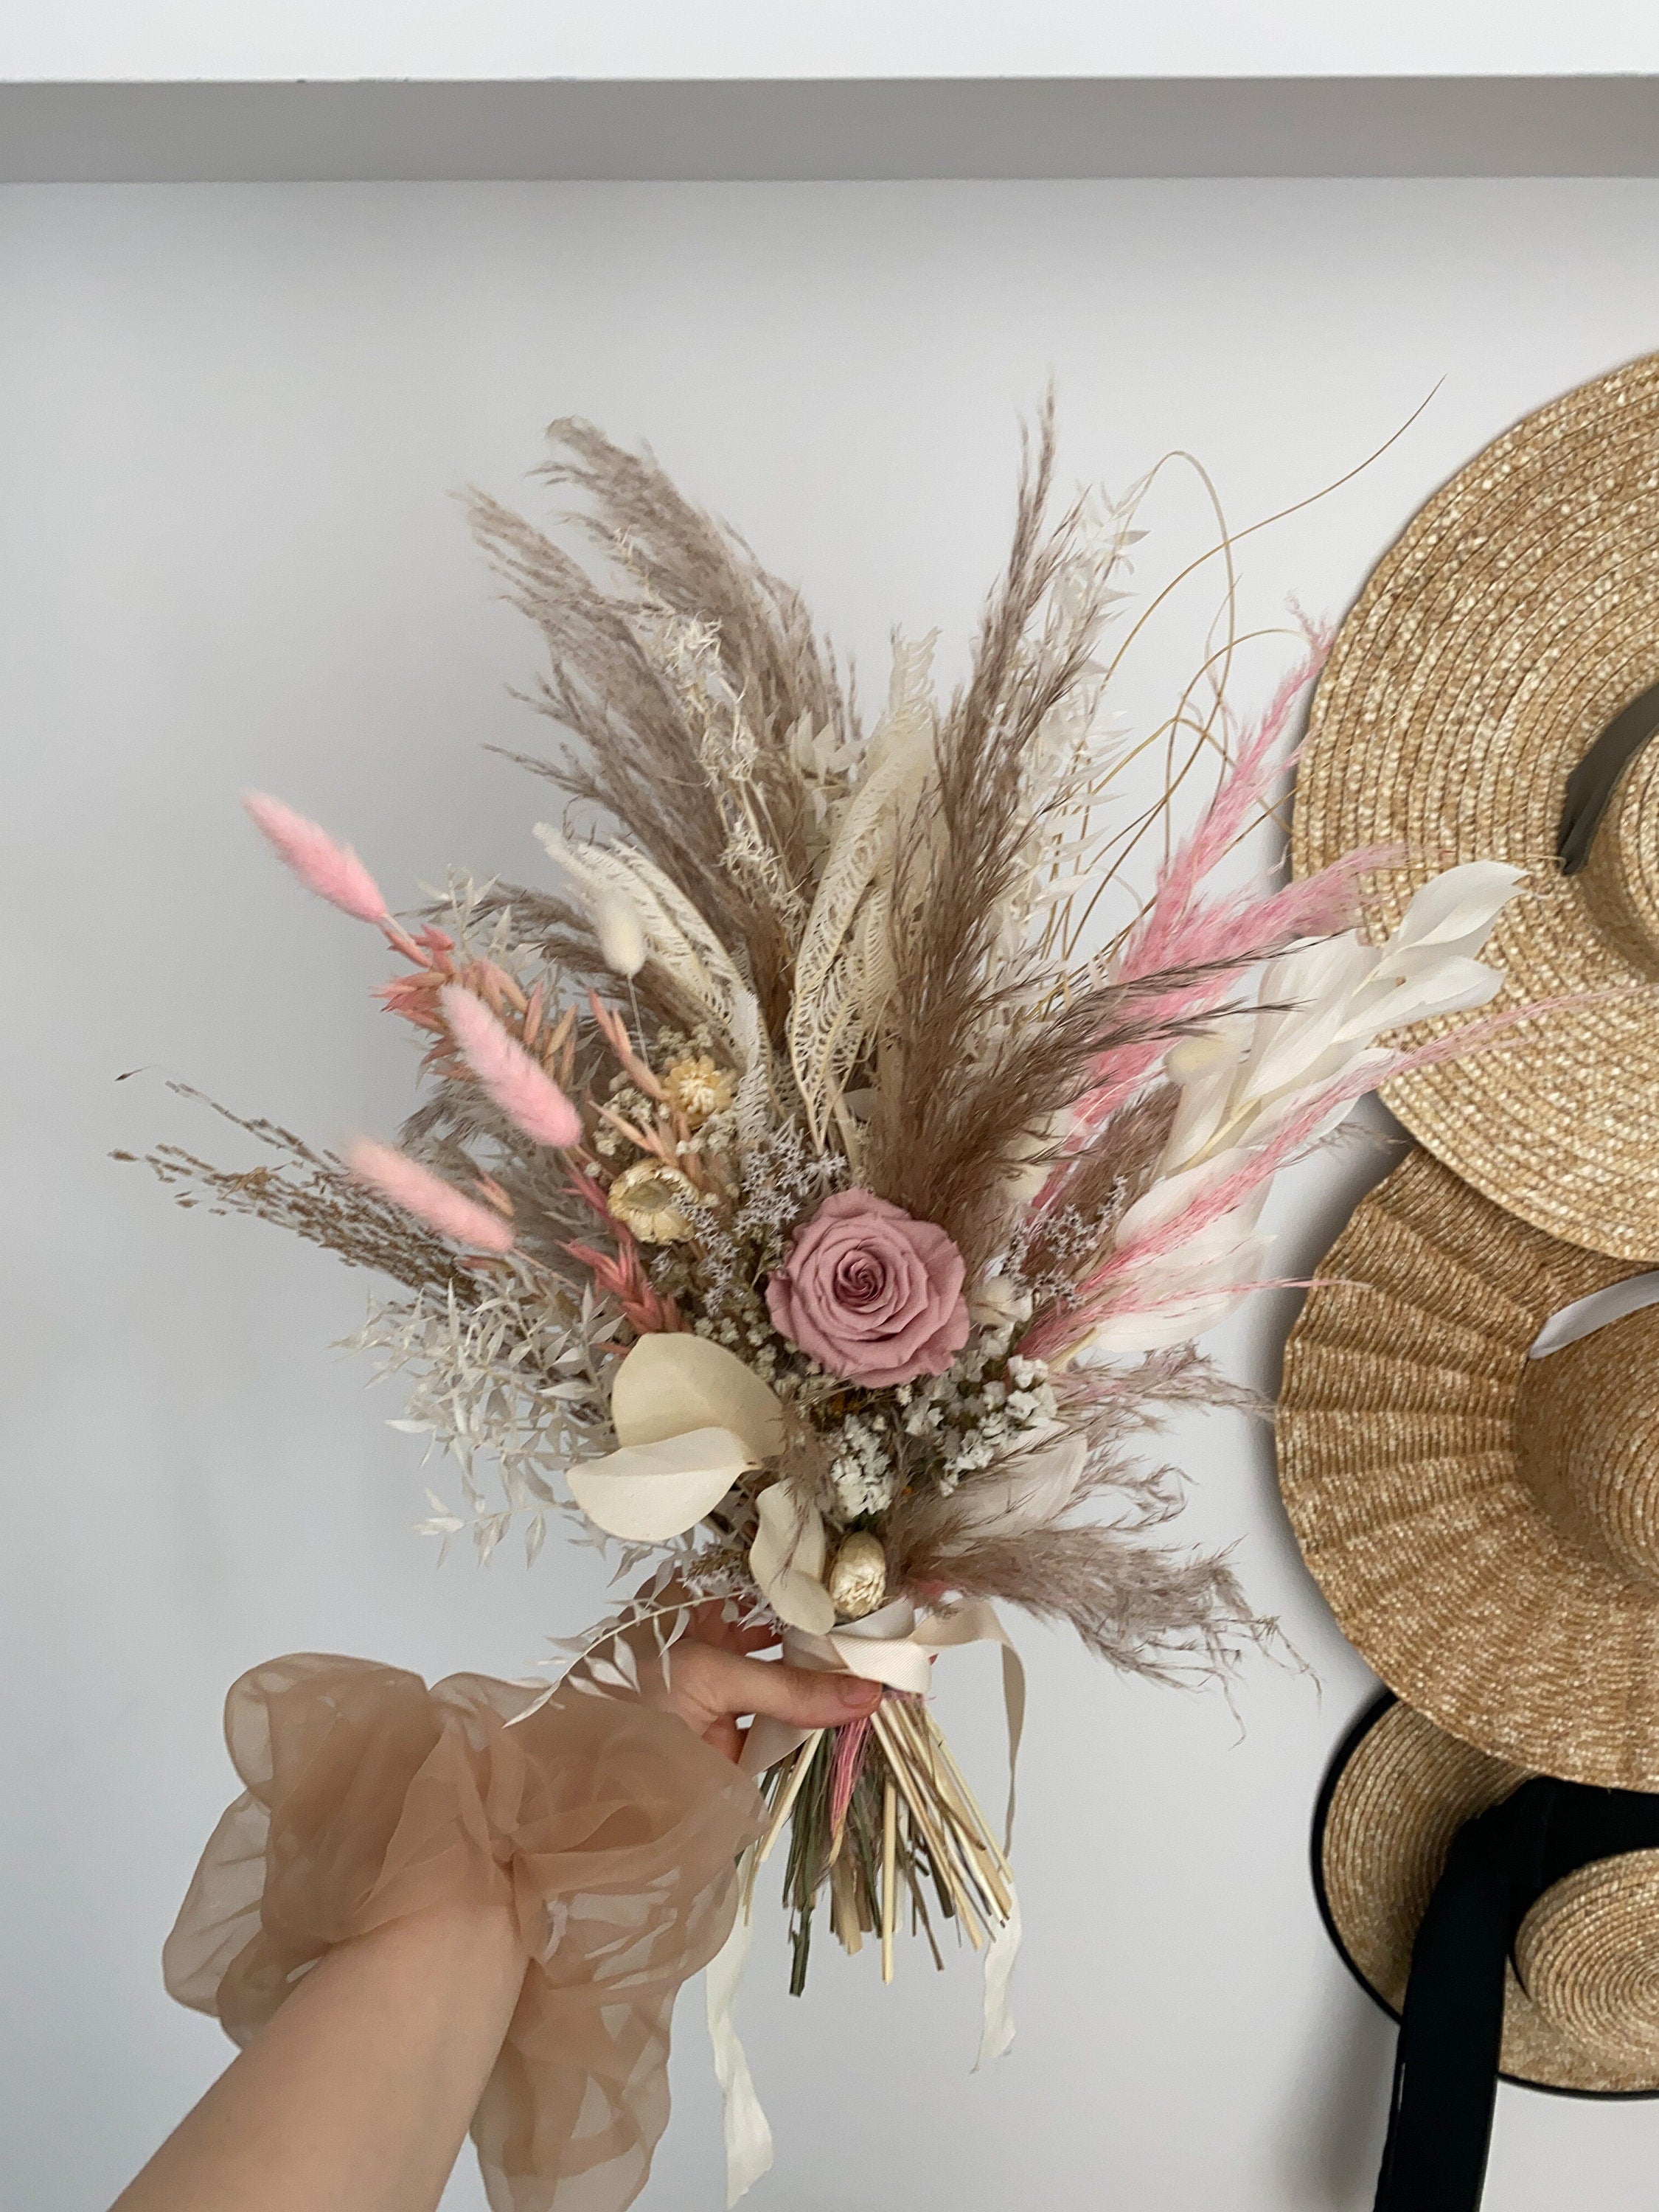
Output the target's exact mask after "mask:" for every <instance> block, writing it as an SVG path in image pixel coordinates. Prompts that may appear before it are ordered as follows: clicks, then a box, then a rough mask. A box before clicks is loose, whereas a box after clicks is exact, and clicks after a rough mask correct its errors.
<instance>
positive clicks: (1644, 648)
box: [1291, 356, 1659, 1262]
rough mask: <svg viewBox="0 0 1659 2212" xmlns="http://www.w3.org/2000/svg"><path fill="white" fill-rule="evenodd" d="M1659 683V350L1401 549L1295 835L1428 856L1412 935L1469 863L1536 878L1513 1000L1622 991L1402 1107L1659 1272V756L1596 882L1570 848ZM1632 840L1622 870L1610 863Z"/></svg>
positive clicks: (1434, 1080)
mask: <svg viewBox="0 0 1659 2212" xmlns="http://www.w3.org/2000/svg"><path fill="white" fill-rule="evenodd" d="M1656 679H1659V356H1650V357H1648V358H1646V359H1644V360H1641V361H1638V362H1632V363H1631V364H1629V366H1627V367H1626V368H1621V369H1619V370H1618V371H1616V372H1615V373H1614V374H1612V375H1610V376H1604V377H1601V378H1599V379H1598V380H1596V381H1595V383H1593V384H1587V385H1585V386H1583V387H1582V388H1581V389H1580V390H1578V391H1577V392H1570V393H1568V394H1567V396H1566V397H1565V398H1563V399H1559V400H1557V401H1555V402H1554V403H1553V404H1552V405H1550V406H1548V407H1545V408H1541V409H1540V410H1539V411H1538V412H1537V413H1536V414H1534V415H1529V416H1527V417H1526V418H1525V420H1524V421H1522V422H1519V423H1517V424H1516V427H1515V428H1513V429H1512V430H1510V431H1509V432H1507V433H1506V434H1505V435H1504V436H1503V437H1501V438H1499V439H1498V441H1496V443H1495V444H1493V445H1492V446H1489V447H1487V448H1486V452H1485V453H1481V454H1480V456H1479V457H1478V458H1477V459H1475V460H1474V461H1472V462H1471V463H1470V464H1469V465H1468V467H1467V468H1465V469H1464V470H1462V471H1461V472H1460V473H1459V474H1458V475H1457V476H1456V477H1454V478H1453V479H1452V481H1451V482H1450V483H1449V484H1447V485H1446V486H1445V487H1444V488H1443V489H1442V490H1441V491H1439V492H1437V494H1436V495H1435V496H1434V497H1433V498H1432V499H1431V500H1430V501H1429V502H1428V504H1427V505H1426V506H1425V507H1424V508H1423V509H1422V511H1421V512H1420V513H1419V514H1418V515H1417V516H1416V518H1415V519H1414V520H1413V522H1412V523H1411V524H1410V525H1409V526H1408V527H1407V530H1406V532H1405V533H1404V535H1403V536H1402V537H1401V539H1400V541H1399V543H1398V544H1396V545H1395V547H1394V548H1393V550H1391V551H1390V552H1389V553H1388V554H1387V555H1385V556H1384V557H1383V561H1382V562H1380V563H1379V565H1378V567H1377V568H1376V572H1375V574H1373V575H1372V577H1371V579H1370V582H1369V583H1368V584H1367V585H1366V586H1365V589H1364V592H1362V594H1361V596H1360V598H1359V599H1358V603H1357V604H1356V605H1355V606H1354V608H1353V610H1352V612H1351V613H1350V615H1349V617H1348V618H1347V621H1346V623H1345V624H1344V625H1343V628H1342V631H1341V634H1340V636H1339V638H1338V640H1337V643H1336V647H1335V650H1334V653H1333V654H1332V657H1331V660H1330V664H1329V666H1328V669H1327V670H1326V672H1325V675H1324V678H1323V679H1322V682H1321V684H1320V686H1319V689H1318V690H1317V692H1316V696H1315V699H1314V702H1313V708H1312V713H1311V717H1310V731H1309V738H1308V742H1307V745H1306V748H1305V750H1304V757H1303V764H1302V768H1301V771H1300V775H1299V777H1298V781H1297V794H1296V813H1295V823H1294V830H1293V836H1292V841H1291V849H1292V856H1293V860H1294V865H1295V866H1296V869H1297V872H1298V873H1302V874H1306V873H1310V872H1312V871H1313V870H1314V869H1316V868H1318V867H1321V866H1324V865H1325V864H1326V863H1327V862H1328V861H1331V860H1335V859H1336V858H1337V857H1338V855H1339V854H1342V853H1345V852H1347V851H1350V850H1352V849H1353V848H1356V847H1360V846H1370V845H1376V844H1383V845H1401V846H1404V847H1405V848H1407V850H1408V853H1409V855H1410V859H1409V863H1408V865H1407V867H1406V868H1404V869H1402V870H1401V871H1399V872H1396V873H1395V876H1394V877H1393V878H1391V879H1390V880H1389V882H1387V883H1386V884H1384V885H1383V887H1382V890H1381V893H1380V896H1379V899H1378V908H1379V919H1380V920H1382V921H1386V922H1387V923H1388V925H1389V926H1390V927H1392V925H1393V924H1394V922H1395V921H1397V920H1398V919H1399V916H1400V915H1401V913H1402V912H1403V910H1404V908H1405V905H1406V902H1407V899H1408V898H1409V896H1410V895H1411V892H1412V890H1413V888H1414V887H1415V886H1416V884H1419V883H1420V882H1421V881H1423V880H1424V878H1426V877H1427V876H1429V875H1431V874H1433V873H1434V872H1436V871H1437V870H1438V869H1440V868H1443V867H1446V866H1449V865H1451V864H1452V863H1453V862H1455V861H1458V860H1508V861H1512V862H1514V863H1516V864H1517V865H1518V866H1522V867H1523V868H1525V869H1526V870H1527V871H1528V878H1529V891H1528V895H1527V896H1523V897H1522V899H1520V900H1517V901H1516V903H1515V904H1514V905H1513V906H1512V907H1511V908H1510V909H1509V911H1508V913H1507V914H1506V915H1504V918H1503V920H1502V921H1500V923H1499V925H1498V931H1497V933H1496V935H1495V937H1494V939H1493V940H1492V948H1491V951H1490V953H1489V956H1488V957H1491V958H1492V960H1493V961H1494V962H1495V963H1497V964H1498V966H1500V967H1502V968H1503V969H1504V971H1505V973H1506V974H1507V975H1508V977H1509V979H1510V981H1509V984H1508V987H1507V988H1506V991H1505V993H1504V997H1503V999H1502V1000H1499V1002H1498V1005H1499V1006H1500V1007H1501V1006H1515V1005H1519V1004H1521V1003H1522V1002H1523V1001H1537V1000H1551V999H1555V998H1559V997H1563V996H1567V997H1571V996H1574V995H1577V994H1586V993H1599V994H1612V995H1610V996H1608V995H1603V996H1601V998H1599V999H1598V1000H1596V1001H1595V1003H1581V1004H1579V1005H1577V1006H1569V1007H1565V1008H1562V1009H1560V1010H1558V1011H1556V1012H1551V1013H1548V1014H1547V1015H1544V1016H1542V1017H1541V1018H1539V1019H1537V1020H1536V1021H1535V1022H1534V1023H1530V1024H1528V1025H1527V1027H1526V1028H1525V1030H1523V1031H1522V1032H1521V1034H1520V1035H1519V1036H1518V1037H1517V1038H1516V1041H1514V1042H1511V1043H1510V1045H1508V1046H1507V1047H1505V1048H1504V1049H1502V1050H1498V1051H1485V1052H1481V1053H1479V1054H1474V1055H1472V1056H1471V1057H1469V1058H1468V1059H1466V1060H1457V1061H1452V1062H1448V1063H1446V1064H1444V1065H1442V1066H1437V1067H1433V1068H1430V1069H1425V1070H1422V1071H1419V1073H1415V1074H1413V1075H1410V1076H1407V1077H1405V1078H1403V1079H1401V1080H1400V1081H1399V1082H1397V1083H1395V1084H1394V1085H1391V1086H1390V1087H1389V1090H1388V1091H1386V1092H1385V1094H1384V1095H1385V1096H1386V1097H1387V1099H1388V1102H1389V1105H1390V1106H1392V1107H1393V1109H1394V1110H1395V1112H1396V1113H1397V1114H1398V1115H1399V1116H1400V1118H1401V1121H1404V1122H1405V1124H1406V1126H1407V1127H1408V1128H1409V1129H1411V1130H1412V1131H1413V1133H1415V1134H1416V1135H1417V1136H1418V1137H1419V1138H1420V1139H1421V1140H1422V1141H1423V1143H1424V1144H1425V1145H1426V1146H1428V1147H1429V1149H1430V1150H1431V1152H1434V1153H1436V1154H1437V1156H1438V1157H1439V1158H1441V1159H1443V1160H1444V1161H1445V1162H1446V1163H1447V1164H1449V1166H1451V1167H1453V1168H1455V1170H1457V1172H1458V1173H1459V1174H1460V1175H1462V1176H1464V1177H1465V1178H1466V1179H1467V1180H1468V1182H1472V1183H1474V1185H1475V1187H1476V1188H1478V1189H1480V1190H1482V1191H1484V1192H1486V1194H1487V1195H1488V1196H1489V1197H1492V1198H1493V1199H1495V1200H1498V1202H1499V1203H1500V1204H1501V1205H1503V1206H1506V1207H1508V1208H1509V1209H1510V1211H1511V1212H1516V1213H1518V1214H1520V1215H1521V1216H1522V1218H1523V1219H1525V1220H1527V1221H1529V1222H1531V1223H1534V1225H1537V1226H1538V1227H1540V1228H1543V1229H1547V1230H1549V1231H1551V1232H1552V1233H1553V1234H1554V1235H1556V1236H1558V1237H1565V1238H1568V1239H1570V1240H1571V1241H1572V1242H1574V1243H1582V1244H1586V1245H1589V1247H1591V1248H1592V1249H1595V1250H1597V1251H1601V1252H1607V1253H1611V1254H1613V1255H1617V1256H1619V1257H1620V1258H1624V1259H1629V1260H1645V1261H1650V1262H1652V1261H1655V1260H1659V1144H1656V1141H1655V1115H1656V1111H1659V994H1656V991H1655V989H1654V987H1653V979H1654V978H1655V977H1656V975H1659V754H1656V749H1655V748H1653V747H1650V748H1649V749H1648V754H1647V755H1644V756H1638V763H1639V765H1638V768H1637V769H1632V770H1631V771H1630V772H1628V773H1627V774H1626V776H1625V778H1624V779H1623V780H1622V781H1621V784H1620V789H1619V792H1618V793H1617V795H1616V799H1615V805H1614V809H1613V817H1612V818H1610V819H1609V820H1608V821H1607V822H1605V823H1603V826H1602V829H1601V833H1600V835H1599V836H1598V839H1597V843H1596V847H1595V848H1592V849H1593V857H1592V862H1591V866H1590V867H1589V869H1587V870H1586V871H1585V873H1584V874H1583V875H1582V876H1578V877H1574V878H1565V877H1563V876H1562V875H1561V874H1560V873H1559V870H1558V868H1557V865H1556V859H1555V847H1556V837H1557V832H1558V829H1559V821H1560V815H1561V807H1562V801H1563V797H1564V793H1565V784H1566V779H1567V775H1568V774H1569V772H1570V770H1571V769H1572V768H1573V767H1574V766H1576V765H1577V763H1578V761H1579V760H1580V759H1581V758H1582V757H1583V754H1584V752H1585V751H1586V750H1587V749H1588V748H1589V745H1590V744H1591V743H1592V742H1593V741H1594V740H1595V738H1596V737H1597V736H1599V735H1600V733H1601V731H1602V730H1603V729H1604V728H1605V726H1607V723H1608V722H1609V721H1611V720H1612V719H1613V716H1614V715H1615V714H1618V713H1619V711H1620V709H1621V708H1623V707H1625V706H1626V705H1628V704H1629V703H1630V702H1631V701H1632V700H1633V699H1635V698H1636V697H1638V696H1639V695H1640V694H1641V693H1642V692H1644V691H1645V690H1647V689H1648V688H1649V687H1650V685H1651V684H1653V683H1654V682H1655V681H1656ZM1650 756H1652V757H1651V758H1650ZM1604 847H1605V848H1606V851H1605V853H1604V851H1603V849H1602V848H1604ZM1615 848H1617V849H1618V850H1619V851H1620V852H1621V853H1622V856H1623V857H1622V863H1621V864H1618V863H1615V862H1614V861H1613V860H1610V859H1609V857H1608V856H1609V855H1611V854H1613V853H1614V851H1615ZM1609 876H1612V877H1614V878H1617V880H1616V881H1613V882H1612V883H1609V882H1608V881H1607V878H1608V877H1609Z"/></svg>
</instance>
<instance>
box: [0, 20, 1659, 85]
mask: <svg viewBox="0 0 1659 2212" xmlns="http://www.w3.org/2000/svg"><path fill="white" fill-rule="evenodd" d="M1644 70H1659V11H1656V9H1654V7H1653V5H1652V0H1574V4H1572V5H1571V6H1563V5H1561V4H1560V0H1022V4H1020V5H1018V6H1017V7H1015V6H1010V5H1008V4H1007V0H610V4H604V0H600V4H595V0H465V5H462V6H458V5H457V4H456V0H232V4H229V5H228V4H227V0H7V4H6V6H5V7H4V9H0V80H5V79H38V80H43V81H45V80H58V81H75V82H79V81H84V80H105V81H114V80H126V81H130V82H161V83H167V82H191V81H194V80H198V79H199V80H217V81H220V82H281V81H284V80H287V81H300V80H310V81H313V82H316V81H325V80H332V81H336V82H347V81H352V80H386V81H395V80H399V79H404V78H408V79H424V80H428V81H431V82H455V81H462V80H473V81H480V82H490V81H506V80H511V79H520V80H539V79H554V80H557V79H575V78H591V79H596V80H599V81H601V82H611V81H621V80H625V79H647V80H661V79H673V78H688V79H714V80H721V79H730V78H750V77H753V78H767V79H791V78H793V79H814V78H823V79H839V78H865V79H872V78H873V79H884V78H901V79H902V78H910V77H938V78H944V79H951V78H957V77H1000V76H1012V77H1083V78H1094V77H1105V78H1116V77H1185V76H1201V77H1207V76H1215V77H1283V76H1317V77H1332V76H1356V77H1358V76H1385V77H1394V76H1410V77H1415V76H1476V77H1481V76H1582V75H1600V76H1619V75H1624V74H1628V73H1630V72H1632V71H1635V72H1641V71H1644Z"/></svg>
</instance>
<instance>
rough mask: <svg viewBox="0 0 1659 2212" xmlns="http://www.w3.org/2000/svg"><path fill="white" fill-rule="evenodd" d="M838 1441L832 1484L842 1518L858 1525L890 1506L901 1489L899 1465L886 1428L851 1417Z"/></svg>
mask: <svg viewBox="0 0 1659 2212" xmlns="http://www.w3.org/2000/svg"><path fill="white" fill-rule="evenodd" d="M836 1443H837V1444H838V1445H839V1447H840V1448H839V1449H838V1450H837V1451H836V1456H835V1457H834V1459H832V1460H831V1461H830V1462H829V1480H830V1482H831V1484H832V1486H834V1489H835V1493H836V1508H837V1510H839V1512H840V1513H841V1515H842V1518H843V1519H844V1520H848V1521H856V1520H857V1519H858V1518H859V1516H860V1515H861V1514H866V1513H879V1512H881V1511H882V1510H884V1508H885V1507H887V1506H889V1505H890V1504H892V1502H893V1493H894V1492H895V1491H896V1489H897V1488H898V1465H897V1462H896V1459H895V1456H894V1453H893V1438H892V1437H891V1435H890V1432H889V1431H887V1428H886V1425H885V1424H884V1423H879V1422H877V1421H875V1420H872V1419H870V1418H869V1417H868V1416H867V1415H866V1414H862V1413H849V1414H848V1417H847V1419H845V1420H844V1421H843V1422H842V1425H841V1426H840V1428H839V1429H838V1430H837V1431H836Z"/></svg>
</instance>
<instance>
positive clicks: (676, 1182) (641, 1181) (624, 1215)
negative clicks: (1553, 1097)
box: [605, 1160, 697, 1244]
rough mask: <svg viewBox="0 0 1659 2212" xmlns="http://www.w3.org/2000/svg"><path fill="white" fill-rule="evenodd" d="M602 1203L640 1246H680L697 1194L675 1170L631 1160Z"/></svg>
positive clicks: (656, 1162) (687, 1233)
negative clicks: (630, 1231) (634, 1237)
mask: <svg viewBox="0 0 1659 2212" xmlns="http://www.w3.org/2000/svg"><path fill="white" fill-rule="evenodd" d="M605 1203H606V1204H607V1205H608V1206H609V1207H610V1208H611V1212H612V1213H614V1214H615V1215H616V1217H617V1220H618V1221H620V1222H621V1223H622V1225H623V1227H624V1228H626V1229H631V1230H632V1231H633V1232H634V1234H635V1236H636V1237H638V1238H639V1240H640V1242H641V1244H683V1243H684V1242H685V1240H686V1238H687V1237H690V1235H691V1233H692V1229H691V1216H692V1215H693V1214H694V1213H695V1212H696V1206H697V1194H696V1190H695V1189H694V1188H692V1186H691V1184H690V1182H688V1181H687V1179H686V1178H685V1176H683V1175H682V1174H681V1173H680V1171H679V1170H678V1168H671V1167H667V1166H665V1165H664V1164H663V1163H662V1162H661V1161H660V1160H635V1163H634V1164H633V1166H632V1167H631V1168H629V1169H627V1170H624V1172H623V1174H621V1175H619V1176H617V1180H616V1181H615V1182H613V1183H612V1184H611V1188H610V1191H609V1193H608V1194H607V1196H606V1200H605Z"/></svg>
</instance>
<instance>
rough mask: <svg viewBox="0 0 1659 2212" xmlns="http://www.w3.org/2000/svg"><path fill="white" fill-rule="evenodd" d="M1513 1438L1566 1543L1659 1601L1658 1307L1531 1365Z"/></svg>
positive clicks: (1610, 1325) (1530, 1480) (1541, 1500)
mask: <svg viewBox="0 0 1659 2212" xmlns="http://www.w3.org/2000/svg"><path fill="white" fill-rule="evenodd" d="M1515 1434H1516V1452H1517V1455H1518V1458H1519V1461H1520V1466H1521V1471H1522V1475H1523V1476H1524V1477H1525V1479H1526V1481H1527V1483H1528V1486H1529V1488H1530V1489H1531V1491H1532V1492H1533V1495H1534V1497H1535V1498H1537V1500H1538V1502H1539V1504H1540V1505H1541V1507H1542V1508H1543V1510H1544V1511H1545V1512H1546V1513H1547V1515H1548V1516H1549V1518H1550V1520H1551V1521H1552V1522H1553V1523H1554V1525H1555V1526H1556V1527H1557V1528H1559V1530H1560V1531H1561V1533H1562V1534H1564V1535H1565V1536H1566V1537H1567V1538H1568V1539H1569V1541H1571V1542H1573V1543H1574V1544H1576V1545H1577V1547H1578V1548H1579V1549H1580V1550H1581V1551H1583V1552H1586V1553H1589V1556H1590V1557H1591V1558H1592V1559H1595V1561H1596V1562H1597V1563H1598V1564H1599V1565H1602V1566H1606V1567H1610V1568H1611V1569H1612V1570H1613V1571H1614V1572H1615V1573H1616V1574H1619V1575H1620V1576H1621V1577H1624V1578H1625V1579H1626V1580H1628V1581H1632V1582H1635V1583H1639V1584H1640V1585H1641V1586H1642V1587H1643V1588H1644V1589H1649V1590H1653V1591H1659V1306H1644V1307H1643V1308H1642V1309H1641V1310H1639V1311H1638V1312H1636V1313H1633V1314H1627V1315H1626V1316H1625V1317H1624V1319H1623V1320H1621V1321H1616V1322H1608V1323H1607V1326H1606V1327H1605V1328H1599V1329H1596V1330H1595V1331H1593V1332H1592V1334H1589V1336H1585V1337H1581V1338H1579V1340H1577V1343H1574V1344H1570V1345H1567V1346H1565V1347H1564V1348H1563V1349H1562V1350H1561V1351H1559V1352H1550V1353H1548V1354H1547V1356H1546V1357H1545V1358H1541V1359H1537V1360H1534V1361H1533V1362H1532V1363H1531V1364H1529V1366H1528V1370H1527V1373H1526V1376H1525V1377H1524V1379H1523V1381H1522V1386H1521V1392H1520V1395H1519V1398H1518V1400H1517V1402H1516V1430H1515Z"/></svg>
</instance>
